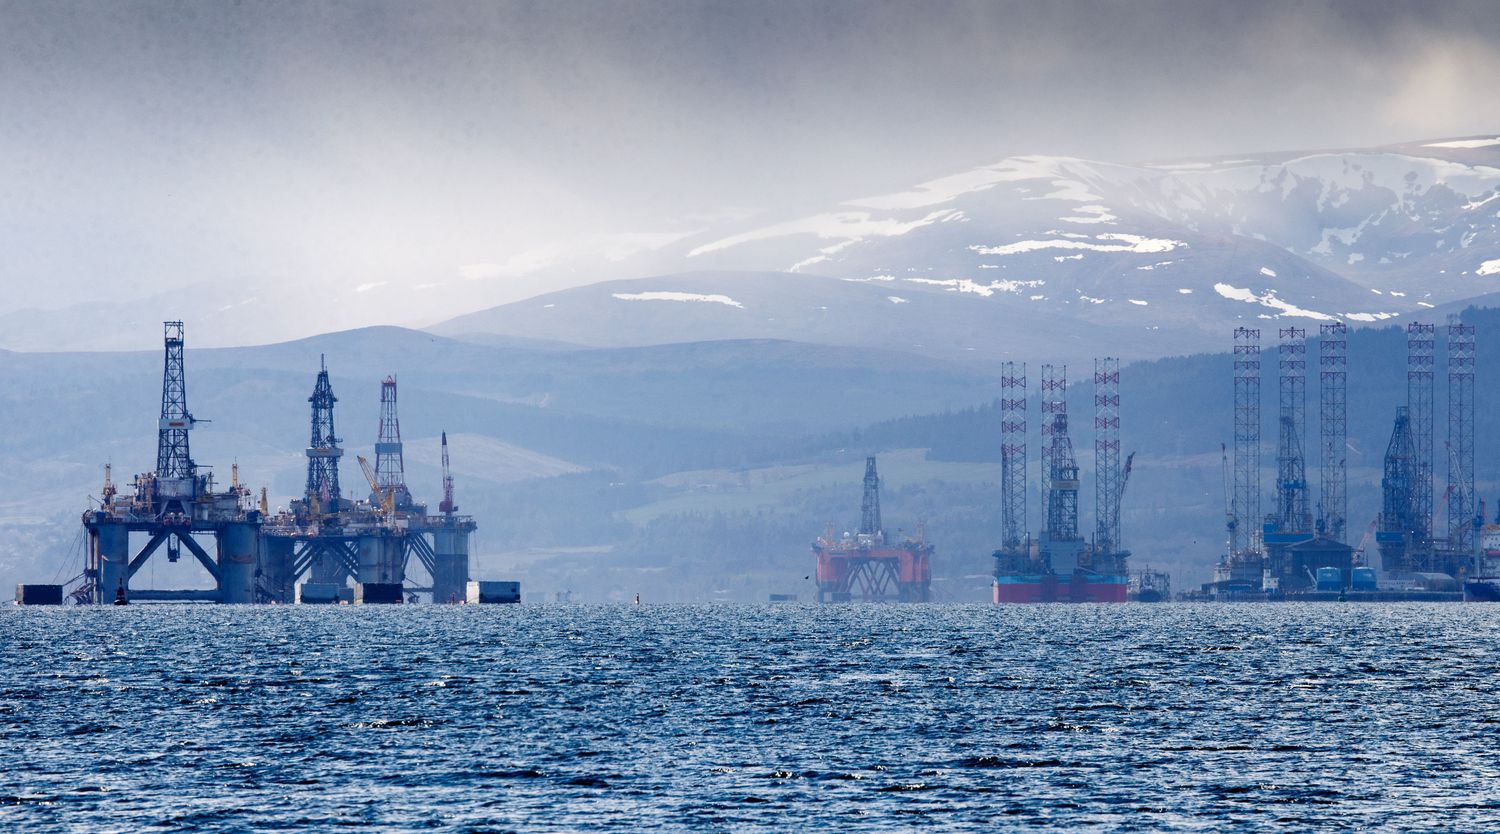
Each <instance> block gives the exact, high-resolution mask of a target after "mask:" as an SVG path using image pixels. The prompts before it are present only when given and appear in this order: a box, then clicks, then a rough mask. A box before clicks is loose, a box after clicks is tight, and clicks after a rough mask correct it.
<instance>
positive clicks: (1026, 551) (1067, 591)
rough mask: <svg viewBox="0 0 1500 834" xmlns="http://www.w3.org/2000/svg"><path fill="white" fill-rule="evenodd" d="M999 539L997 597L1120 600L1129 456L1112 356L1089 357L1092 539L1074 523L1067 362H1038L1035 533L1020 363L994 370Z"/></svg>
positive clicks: (1074, 469) (1074, 464)
mask: <svg viewBox="0 0 1500 834" xmlns="http://www.w3.org/2000/svg"><path fill="white" fill-rule="evenodd" d="M1000 380H1001V381H1000V414H1001V420H1000V434H1001V446H1000V449H1001V454H1000V486H1001V502H1000V517H1001V544H1000V549H999V550H997V551H995V554H994V559H995V583H994V586H993V598H994V601H995V602H996V603H1016V602H1124V601H1125V598H1126V589H1127V584H1128V564H1129V559H1130V552H1129V551H1127V550H1125V549H1124V548H1123V547H1122V542H1121V535H1120V504H1121V501H1122V499H1123V498H1124V494H1125V485H1126V484H1127V483H1128V482H1129V479H1130V469H1131V464H1132V462H1133V460H1134V455H1133V454H1132V455H1128V456H1126V458H1125V461H1124V465H1123V466H1122V465H1121V461H1120V364H1119V360H1118V359H1115V358H1104V359H1099V360H1096V361H1095V363H1094V409H1095V412H1094V474H1095V484H1094V502H1095V527H1094V537H1093V540H1092V541H1086V540H1085V539H1084V538H1083V534H1082V532H1081V528H1080V526H1079V523H1078V515H1079V513H1078V492H1079V484H1080V481H1079V476H1078V463H1077V460H1076V459H1075V457H1074V455H1073V441H1072V438H1071V436H1070V434H1069V423H1068V412H1067V400H1066V393H1067V369H1066V368H1063V369H1061V370H1060V371H1059V370H1058V369H1055V368H1054V367H1053V366H1051V365H1043V366H1042V371H1041V390H1040V397H1039V399H1040V412H1041V415H1042V432H1041V436H1042V446H1041V451H1042V455H1041V461H1042V465H1041V484H1042V498H1043V512H1042V516H1043V518H1044V519H1045V521H1046V524H1045V527H1044V529H1043V531H1042V533H1041V534H1040V535H1039V536H1038V537H1037V539H1036V540H1035V541H1033V540H1032V539H1031V536H1030V534H1029V533H1028V532H1027V523H1026V503H1027V502H1026V493H1027V484H1026V445H1027V436H1026V367H1025V365H1021V366H1019V368H1018V367H1017V365H1016V363H1014V362H1006V363H1004V364H1003V365H1002V366H1001V373H1000Z"/></svg>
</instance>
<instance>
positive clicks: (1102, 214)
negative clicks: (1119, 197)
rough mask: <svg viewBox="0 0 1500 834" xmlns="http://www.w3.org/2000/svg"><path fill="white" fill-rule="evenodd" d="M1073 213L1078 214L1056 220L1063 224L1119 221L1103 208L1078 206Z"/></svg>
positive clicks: (1111, 222)
mask: <svg viewBox="0 0 1500 834" xmlns="http://www.w3.org/2000/svg"><path fill="white" fill-rule="evenodd" d="M1074 211H1076V212H1078V214H1077V215H1075V216H1072V217H1059V218H1057V219H1058V220H1061V221H1063V222H1064V223H1108V224H1113V223H1114V222H1115V221H1116V220H1119V219H1120V218H1119V217H1117V216H1115V215H1113V214H1110V212H1109V209H1107V208H1105V207H1104V206H1079V207H1078V208H1076V209H1074Z"/></svg>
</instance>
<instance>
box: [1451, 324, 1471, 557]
mask: <svg viewBox="0 0 1500 834" xmlns="http://www.w3.org/2000/svg"><path fill="white" fill-rule="evenodd" d="M1474 347H1475V346H1474V326H1473V325H1470V324H1464V323H1462V322H1461V321H1459V320H1458V317H1457V316H1450V317H1449V318H1448V492H1447V495H1448V507H1447V510H1448V548H1449V549H1450V550H1453V551H1456V552H1459V553H1472V552H1473V550H1474V516H1475V515H1476V510H1475V506H1474V356H1475V349H1474Z"/></svg>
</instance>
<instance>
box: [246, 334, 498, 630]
mask: <svg viewBox="0 0 1500 834" xmlns="http://www.w3.org/2000/svg"><path fill="white" fill-rule="evenodd" d="M396 397H397V387H396V378H395V377H394V376H392V377H387V378H386V379H385V381H383V382H382V383H381V384H380V428H379V434H378V439H377V441H376V443H375V465H374V466H373V467H371V466H370V464H369V462H368V461H367V460H365V459H364V458H362V457H361V458H359V459H358V460H359V465H360V469H361V471H362V473H363V474H364V477H365V480H366V481H367V482H368V484H369V486H370V493H369V496H368V498H367V499H358V500H350V499H348V498H345V497H344V496H343V495H342V494H341V492H340V488H339V459H340V458H342V457H343V450H342V449H341V448H339V445H338V443H339V439H338V437H337V436H336V435H335V433H334V417H333V408H334V403H336V402H337V401H338V399H337V398H336V397H335V396H334V395H333V388H332V386H331V385H330V383H329V381H328V368H327V366H326V364H325V365H324V366H323V367H322V368H321V369H320V370H319V372H318V378H317V382H316V383H315V384H314V386H313V394H312V396H311V397H309V398H308V402H310V403H311V404H312V433H311V439H310V441H309V443H308V447H307V485H306V489H305V492H304V494H303V496H302V497H301V498H300V499H297V500H294V501H292V503H291V507H290V508H289V509H288V510H286V511H285V512H281V513H277V514H275V515H271V516H269V517H268V518H267V519H266V524H265V527H264V531H263V532H264V535H263V548H262V550H263V558H262V562H263V565H264V570H263V573H262V579H263V583H262V585H261V587H260V588H259V589H258V591H259V599H258V601H261V602H292V601H294V600H296V601H301V602H314V601H317V602H334V601H338V599H339V597H340V595H342V594H345V593H347V591H346V590H345V586H346V583H347V581H348V580H349V579H353V580H354V582H355V583H356V585H355V587H356V589H358V590H360V591H363V592H364V593H365V594H366V595H367V596H370V595H377V596H379V597H380V600H381V601H387V602H389V601H399V597H400V596H401V595H402V594H415V593H418V592H428V593H430V594H431V596H432V600H433V601H434V602H462V601H465V599H466V596H467V585H468V583H469V536H470V534H472V533H473V532H474V530H475V527H476V525H475V523H474V520H473V519H472V518H471V517H469V516H461V515H458V514H457V512H456V511H457V509H458V507H457V505H456V504H455V502H454V500H453V477H452V474H451V472H450V471H449V468H448V435H447V433H446V432H444V433H443V445H442V449H443V501H442V504H441V505H440V509H441V514H440V515H428V513H427V506H426V505H425V504H421V503H418V502H417V501H415V500H414V499H413V498H412V495H411V490H410V489H409V488H408V487H407V485H406V462H405V455H404V447H403V445H402V443H401V421H400V418H399V416H398V412H397V399H396ZM412 557H416V560H417V562H418V563H420V564H421V565H422V567H423V568H425V569H426V571H427V575H428V576H430V577H432V584H431V585H430V586H427V587H422V586H416V587H412V586H409V585H408V582H409V579H410V570H409V569H410V566H411V564H412ZM304 575H307V576H309V577H310V581H309V582H307V583H304V584H303V585H302V586H301V587H300V589H299V588H298V580H299V579H300V578H301V577H302V576H304ZM299 593H300V596H299ZM362 601H376V600H375V599H367V600H362Z"/></svg>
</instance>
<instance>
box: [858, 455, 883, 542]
mask: <svg viewBox="0 0 1500 834" xmlns="http://www.w3.org/2000/svg"><path fill="white" fill-rule="evenodd" d="M882 529H883V528H882V527H881V526H880V475H878V474H877V473H876V472H875V459H874V458H865V491H864V497H863V498H862V499H861V501H860V505H859V532H860V533H861V534H863V535H867V536H873V535H878V534H879V533H880V531H881V530H882Z"/></svg>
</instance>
